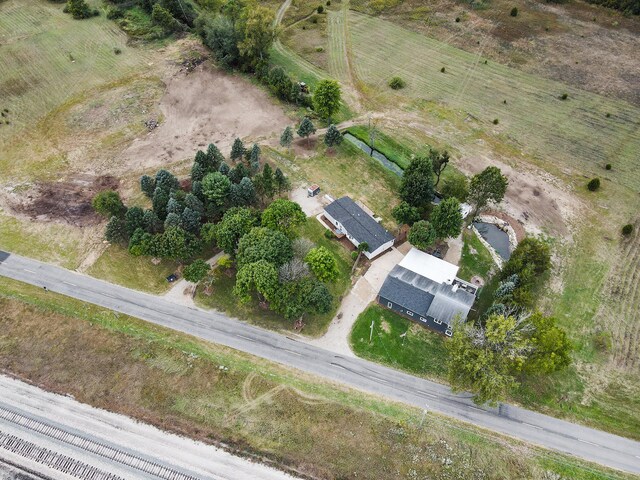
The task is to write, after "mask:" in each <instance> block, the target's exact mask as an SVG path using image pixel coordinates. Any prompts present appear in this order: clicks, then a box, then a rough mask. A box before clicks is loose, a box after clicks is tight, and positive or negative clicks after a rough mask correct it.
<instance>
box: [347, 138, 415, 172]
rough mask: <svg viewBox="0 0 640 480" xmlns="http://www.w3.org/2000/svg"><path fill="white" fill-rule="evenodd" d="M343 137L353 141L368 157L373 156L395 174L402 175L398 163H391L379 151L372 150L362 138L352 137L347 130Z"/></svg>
mask: <svg viewBox="0 0 640 480" xmlns="http://www.w3.org/2000/svg"><path fill="white" fill-rule="evenodd" d="M344 138H346V139H347V140H348V141H349V142H351V143H353V144H354V145H355V146H356V147H358V148H359V149H360V150H362V151H363V152H364V153H366V154H367V155H369V156H370V157H373V158H375V159H376V160H378V161H379V162H380V163H381V164H382V165H384V166H385V167H387V168H388V169H389V170H391V171H392V172H393V173H395V174H396V175H398V176H400V177H401V176H402V173H403V172H402V169H401V168H400V167H399V166H398V165H396V164H395V163H393V162H392V161H391V160H389V159H388V158H387V157H385V156H384V155H383V154H382V153H380V152H379V151H377V150H372V149H371V147H370V146H369V145H367V144H366V143H364V142H363V141H362V140H360V139H358V138H356V137H354V136H353V135H351V134H350V133H349V132H347V133H345V134H344Z"/></svg>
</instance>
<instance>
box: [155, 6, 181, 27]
mask: <svg viewBox="0 0 640 480" xmlns="http://www.w3.org/2000/svg"><path fill="white" fill-rule="evenodd" d="M151 20H153V23H155V24H156V25H160V27H162V29H163V30H164V31H165V32H177V31H178V30H182V24H181V23H180V22H179V21H178V20H176V19H175V18H174V17H173V15H172V14H171V12H170V11H169V10H167V9H166V8H164V7H162V6H161V5H160V4H159V3H155V4H154V5H153V8H152V10H151Z"/></svg>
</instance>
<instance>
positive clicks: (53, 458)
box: [0, 406, 202, 480]
mask: <svg viewBox="0 0 640 480" xmlns="http://www.w3.org/2000/svg"><path fill="white" fill-rule="evenodd" d="M0 420H4V421H6V422H9V423H12V424H14V425H17V426H19V427H22V428H24V429H27V430H30V431H32V432H36V433H39V434H40V435H43V436H45V437H48V438H51V439H54V440H57V441H59V442H63V443H66V444H67V445H71V446H73V447H75V448H78V449H81V450H84V451H86V452H89V453H92V454H94V455H99V456H100V457H103V458H105V459H107V460H109V461H111V462H115V463H119V464H121V465H126V466H127V467H130V468H133V469H135V470H138V471H140V472H143V473H145V474H147V475H151V476H153V477H155V478H159V479H164V480H202V479H200V478H198V477H195V476H193V475H190V474H187V473H184V472H181V471H180V470H177V469H175V468H172V467H170V466H167V465H162V464H160V463H157V462H154V461H153V460H150V459H147V458H143V457H141V456H139V455H136V454H134V453H131V452H128V451H125V450H121V449H119V448H116V447H114V446H112V445H107V444H106V443H102V442H100V441H97V440H94V439H92V438H88V437H85V436H83V435H80V434H77V433H71V432H68V431H66V430H64V429H62V428H60V427H58V426H55V425H51V424H49V423H47V422H44V421H42V420H38V419H35V418H33V417H30V416H27V415H23V414H21V413H19V412H17V411H15V410H13V409H11V408H8V407H6V406H0ZM0 448H2V449H4V450H8V451H10V452H13V453H16V454H18V455H20V456H22V457H25V458H28V459H30V460H34V461H36V462H38V463H40V464H42V465H46V466H48V467H50V468H53V469H55V470H58V471H60V472H63V473H66V474H68V475H72V476H74V477H76V478H80V479H83V480H125V479H123V478H122V477H120V476H117V475H114V474H111V473H107V472H104V471H102V470H100V469H98V468H96V467H94V466H91V465H89V464H87V463H84V462H82V461H79V460H75V459H73V458H71V457H69V456H67V455H63V454H60V453H57V452H54V451H52V450H50V449H47V448H44V447H40V446H38V445H36V444H34V443H32V442H29V441H27V440H23V439H21V438H18V437H16V436H15V435H11V434H8V433H5V432H1V431H0Z"/></svg>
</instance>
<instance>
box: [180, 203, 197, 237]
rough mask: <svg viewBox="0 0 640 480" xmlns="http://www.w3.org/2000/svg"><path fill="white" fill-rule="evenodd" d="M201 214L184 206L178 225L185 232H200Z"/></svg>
mask: <svg viewBox="0 0 640 480" xmlns="http://www.w3.org/2000/svg"><path fill="white" fill-rule="evenodd" d="M201 218H202V215H201V214H200V213H198V212H196V211H195V210H191V209H190V208H189V207H186V208H185V209H184V211H183V212H182V215H181V216H180V226H181V227H182V228H184V229H185V230H186V231H187V232H191V233H194V234H197V233H198V232H200V219H201Z"/></svg>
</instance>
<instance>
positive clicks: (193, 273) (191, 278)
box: [182, 259, 211, 283]
mask: <svg viewBox="0 0 640 480" xmlns="http://www.w3.org/2000/svg"><path fill="white" fill-rule="evenodd" d="M210 270H211V266H210V265H209V264H208V263H207V262H205V261H204V260H201V259H198V260H195V261H194V262H193V263H191V264H189V265H187V266H186V267H185V268H184V270H183V271H182V276H183V277H184V279H185V280H186V281H187V282H191V283H198V282H199V281H200V280H202V279H203V278H204V277H206V276H207V274H208V273H209V271H210Z"/></svg>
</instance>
